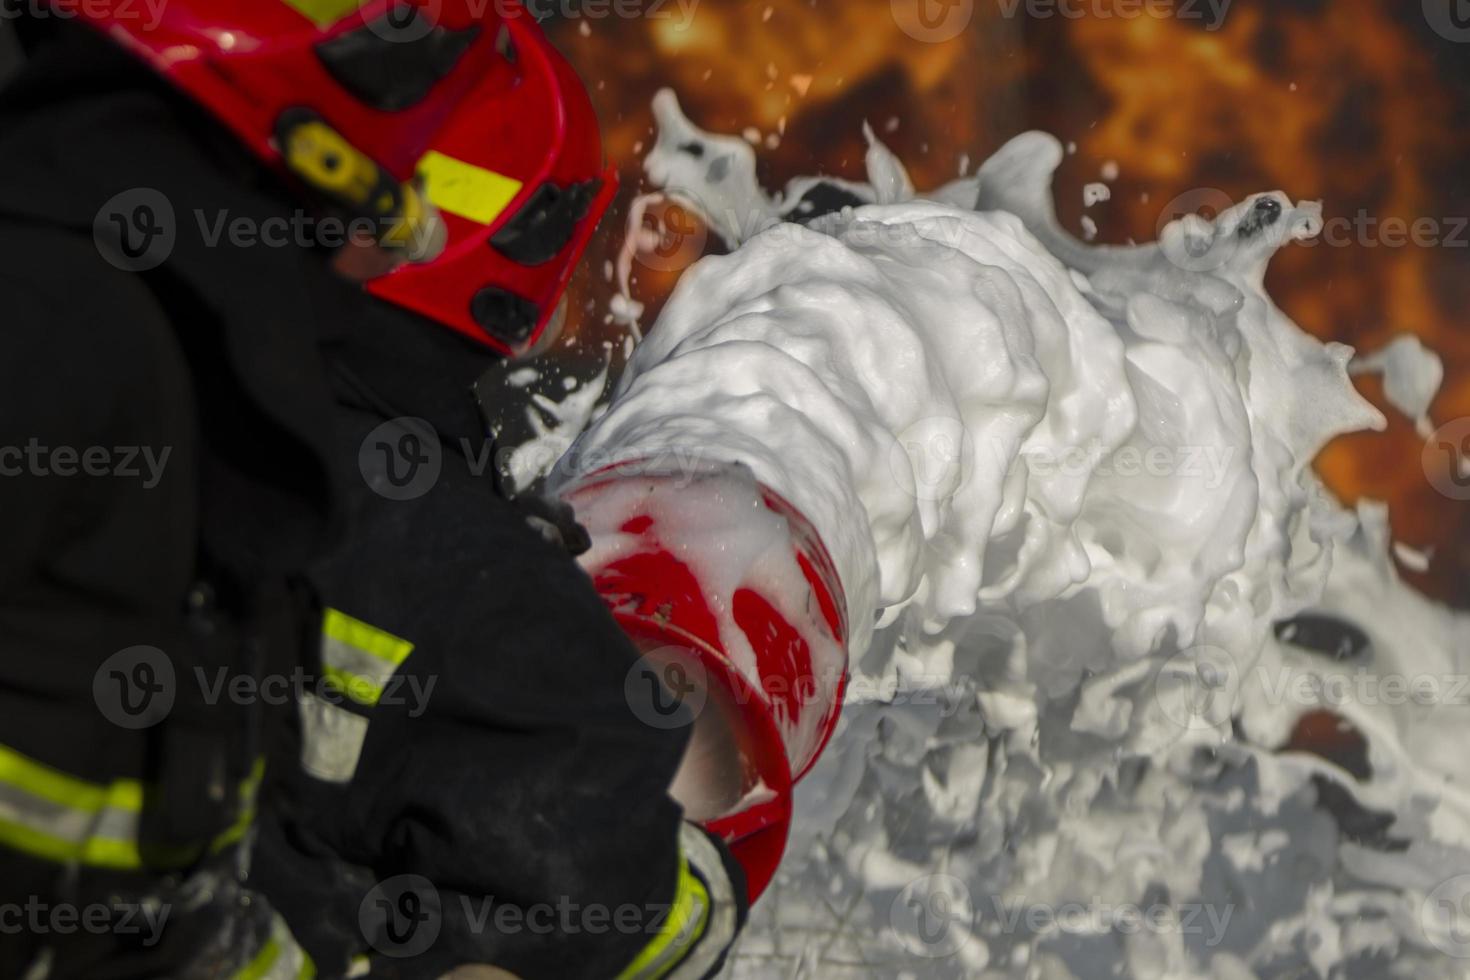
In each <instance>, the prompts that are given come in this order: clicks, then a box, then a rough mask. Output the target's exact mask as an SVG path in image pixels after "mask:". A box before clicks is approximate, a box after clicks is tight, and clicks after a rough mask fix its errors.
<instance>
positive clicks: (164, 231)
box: [0, 18, 344, 980]
mask: <svg viewBox="0 0 1470 980" xmlns="http://www.w3.org/2000/svg"><path fill="white" fill-rule="evenodd" d="M24 26H25V27H26V28H27V30H28V32H29V33H28V35H27V41H28V44H29V46H30V47H31V49H32V57H31V58H30V59H29V61H28V63H27V64H26V65H25V66H24V68H23V70H22V71H21V73H20V75H19V76H18V77H16V78H14V79H13V80H12V82H11V83H10V84H9V85H8V86H7V87H6V88H5V90H4V92H3V94H0V302H3V303H4V309H5V312H4V314H3V317H0V323H3V333H0V337H3V340H0V344H3V347H0V399H3V408H0V541H3V544H0V976H4V977H23V978H40V977H49V978H74V977H86V978H89V980H90V978H102V980H107V978H136V977H160V976H170V977H195V976H219V977H227V976H235V975H250V976H257V977H286V976H291V977H294V976H297V975H298V974H300V973H301V972H302V971H303V970H304V969H307V968H308V966H309V965H308V964H307V961H306V959H305V957H304V954H303V953H302V951H301V950H300V948H299V947H298V946H297V945H296V944H295V943H294V941H293V940H292V938H291V936H290V934H289V931H288V930H287V929H286V927H285V925H284V923H283V921H282V920H281V919H280V917H279V916H277V915H275V914H274V913H273V912H272V911H271V909H270V906H269V904H268V903H267V902H265V901H262V900H261V899H260V897H259V896H258V895H252V894H250V893H249V892H248V891H247V890H246V889H245V888H244V887H243V885H242V878H243V873H244V869H245V866H246V863H247V860H248V841H249V839H250V837H251V834H252V825H253V815H254V812H255V810H256V807H257V803H258V794H259V785H260V780H261V775H262V766H263V764H264V760H265V757H266V755H267V754H268V753H269V752H270V745H269V741H270V738H271V733H272V732H274V731H279V730H282V729H283V726H284V725H285V724H288V723H289V719H290V717H291V714H292V711H293V707H292V706H290V705H274V706H273V705H271V704H269V703H267V702H265V701H263V700H261V699H258V698H234V697H230V696H228V695H227V694H225V693H224V692H225V691H226V690H228V689H221V688H217V687H215V686H214V681H215V679H216V678H217V677H220V676H221V675H223V676H225V677H228V678H232V679H233V678H238V679H240V680H241V681H243V682H245V683H246V684H250V683H257V682H259V681H261V679H263V678H265V677H266V676H269V675H284V674H286V673H289V672H290V671H291V670H292V669H293V668H294V667H295V666H296V665H297V663H298V662H299V659H300V656H301V651H302V649H303V646H302V636H303V633H304V632H305V631H306V630H308V629H311V628H312V623H313V622H314V621H315V619H316V613H315V611H314V605H315V602H314V600H313V599H312V598H311V597H310V595H309V594H308V591H307V590H306V588H305V579H304V575H303V573H304V570H305V568H306V567H307V564H308V561H309V559H310V558H312V557H313V556H315V555H317V554H319V553H322V552H323V551H324V549H325V545H326V544H327V542H329V541H330V540H331V539H332V538H333V537H334V536H335V533H336V531H335V529H336V528H337V527H338V526H339V524H340V521H339V520H338V518H337V516H336V515H337V514H338V513H339V512H340V505H339V499H340V487H341V485H342V484H343V483H344V481H343V480H341V479H339V478H338V477H337V476H336V475H335V470H334V469H333V467H332V465H331V464H330V462H329V460H330V459H331V456H332V451H333V440H332V436H331V433H330V412H331V410H332V399H331V395H330V390H329V388H328V385H327V381H326V374H325V369H324V367H323V366H322V363H321V359H320V357H319V355H318V353H317V351H316V349H315V347H314V343H315V337H316V332H317V328H316V326H315V320H316V318H317V316H318V314H317V312H316V302H315V300H314V298H313V296H314V293H316V292H317V291H319V290H321V289H323V288H327V287H328V286H329V285H331V283H330V282H329V279H330V278H331V274H330V273H329V271H328V270H327V268H326V265H325V263H318V264H317V265H312V264H310V263H307V264H303V263H302V261H301V256H300V254H299V253H298V254H291V253H288V252H285V251H281V250H264V249H247V248H238V247H233V246H232V245H231V244H230V243H229V242H228V241H225V242H223V243H219V244H217V245H215V246H211V245H210V244H209V243H207V242H206V241H204V240H203V239H202V238H201V237H200V236H199V235H198V234H197V233H190V232H189V229H188V227H187V226H185V225H183V224H181V223H180V222H178V221H177V220H176V219H177V216H181V215H188V214H189V213H190V212H191V211H192V210H193V209H196V208H198V209H205V210H207V211H208V212H209V213H219V212H220V211H227V212H228V213H230V214H231V215H232V217H234V218H236V219H244V220H248V221H251V222H255V223H263V222H267V221H270V220H273V219H278V218H281V219H284V218H285V217H287V216H289V214H290V206H289V205H288V204H286V203H285V201H286V198H285V196H284V195H282V194H281V193H280V192H279V189H278V188H277V187H276V186H275V184H276V182H275V180H274V179H273V178H272V177H271V176H270V175H269V174H268V173H266V172H265V171H264V169H263V168H261V167H260V166H259V165H258V164H257V163H256V162H255V161H253V160H251V159H250V158H249V157H248V156H247V155H245V154H244V153H241V152H239V151H238V150H237V149H236V148H235V147H234V146H233V145H231V142H230V137H229V135H228V134H227V133H226V132H224V131H223V130H222V129H221V127H220V126H219V125H218V124H217V123H216V122H214V121H213V120H212V119H210V118H209V116H208V115H206V114H205V113H203V112H201V111H199V110H198V109H197V108H196V107H195V106H193V105H191V104H190V103H188V102H187V101H185V100H184V99H182V98H181V97H180V96H178V95H177V93H175V92H174V91H172V90H171V89H170V88H169V86H168V85H167V84H166V83H165V82H164V81H162V80H161V79H159V78H158V77H156V76H155V75H154V74H152V73H150V72H148V71H147V70H146V69H143V68H141V67H140V66H139V65H138V64H137V63H136V62H135V61H134V60H133V59H132V58H130V57H129V56H128V55H126V54H124V53H123V52H122V51H121V50H120V49H118V48H116V47H115V46H113V45H111V44H108V43H107V42H106V41H104V40H103V39H102V38H101V37H100V36H94V35H93V34H91V33H90V32H86V31H84V30H82V29H81V28H80V27H78V26H77V25H74V24H60V23H56V22H52V21H50V20H46V19H44V18H43V19H38V20H37V21H36V22H33V23H32V22H27V23H26V24H25V25H24ZM53 28H54V31H53ZM53 34H54V36H52V35H53ZM165 202H167V207H169V208H171V209H172V212H173V214H174V215H175V218H169V217H168V215H167V214H165V211H164V208H165ZM263 283H269V284H270V288H269V289H268V290H263V289H261V288H260V285H261V284H263ZM201 676H202V677H204V678H206V679H207V680H208V683H207V684H201V683H200V682H199V681H200V678H201Z"/></svg>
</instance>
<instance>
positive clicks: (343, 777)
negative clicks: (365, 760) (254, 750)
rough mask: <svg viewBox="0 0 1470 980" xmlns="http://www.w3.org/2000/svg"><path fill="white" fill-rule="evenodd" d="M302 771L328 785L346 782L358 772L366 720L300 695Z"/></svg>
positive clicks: (309, 695)
mask: <svg viewBox="0 0 1470 980" xmlns="http://www.w3.org/2000/svg"><path fill="white" fill-rule="evenodd" d="M298 706H299V708H300V710H301V768H302V769H304V770H305V771H306V772H307V773H308V774H310V775H312V776H315V777H316V778H317V779H323V780H326V781H327V782H329V783H346V782H350V781H351V779H352V774H353V773H354V772H356V771H357V760H358V758H359V757H360V756H361V755H362V745H363V742H364V741H365V740H366V739H367V729H368V720H367V719H366V718H364V717H362V716H361V715H355V714H353V713H352V712H351V711H348V710H347V709H346V708H344V707H342V706H341V705H336V704H332V703H331V702H330V701H324V700H322V699H321V698H319V697H317V696H316V695H315V694H312V693H311V692H309V691H308V692H306V693H305V694H303V695H302V696H301V699H300V701H299V702H298Z"/></svg>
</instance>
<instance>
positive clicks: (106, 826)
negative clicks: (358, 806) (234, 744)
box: [0, 745, 264, 870]
mask: <svg viewBox="0 0 1470 980" xmlns="http://www.w3.org/2000/svg"><path fill="white" fill-rule="evenodd" d="M263 765H264V762H263V761H261V762H260V763H257V766H258V767H261V766H263ZM259 771H261V772H263V769H260V770H259ZM252 776H254V773H252ZM258 782H259V778H258V776H257V777H255V783H256V784H257V785H258ZM246 783H247V784H249V783H250V780H246ZM241 790H242V793H243V792H244V790H245V787H244V786H242V787H241ZM253 792H254V791H253V789H252V790H251V794H252V796H253ZM142 811H143V784H142V783H141V782H139V781H138V780H136V779H115V780H113V781H112V782H110V783H105V784H104V783H92V782H88V781H87V780H84V779H79V778H77V777H75V776H72V775H69V774H67V773H64V772H61V771H60V770H58V769H53V768H52V767H50V766H48V765H45V764H44V763H41V762H37V761H36V760H34V759H31V758H29V757H27V756H25V755H23V754H21V753H20V752H17V751H15V750H14V749H11V748H9V747H7V746H4V745H0V845H3V846H5V847H8V848H10V849H11V850H15V851H20V852H22V853H24V854H29V855H30V856H32V857H37V858H41V859H43V860H47V861H55V862H57V863H61V864H70V863H78V864H85V865H88V866H90V867H98V868H112V869H116V870H135V869H139V868H144V867H148V868H182V867H185V866H187V865H189V864H191V863H193V862H194V861H196V860H197V859H198V858H199V856H200V855H201V854H202V853H203V851H204V847H203V845H202V844H201V845H199V846H194V847H189V846H173V847H162V846H158V845H140V843H139V841H138V828H139V825H140V822H141V815H142ZM242 816H243V818H244V819H245V821H246V823H247V824H248V822H249V820H250V819H251V818H252V817H253V809H251V810H248V811H247V812H246V813H245V814H243V815H242ZM237 828H238V829H239V833H240V836H243V833H244V828H243V827H240V825H239V824H238V823H237V825H236V827H232V828H230V829H229V830H226V831H225V833H224V834H222V835H221V837H220V838H218V839H217V840H216V845H217V848H218V849H223V848H224V847H226V846H228V845H229V844H230V843H232V842H233V841H231V840H225V839H224V838H225V837H226V835H229V834H231V833H232V832H233V831H235V830H236V829H237ZM235 839H238V837H236V838H235Z"/></svg>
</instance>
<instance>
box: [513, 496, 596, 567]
mask: <svg viewBox="0 0 1470 980" xmlns="http://www.w3.org/2000/svg"><path fill="white" fill-rule="evenodd" d="M513 503H514V504H515V506H516V507H517V508H518V509H519V510H520V511H521V513H522V514H523V515H524V516H525V518H526V523H527V524H529V525H530V526H531V529H532V530H534V531H536V532H537V533H538V534H540V535H541V536H542V537H543V538H545V539H546V540H547V541H548V542H549V543H550V544H553V545H555V546H556V547H558V548H564V549H565V550H566V552H567V554H569V555H571V556H572V557H573V558H575V557H577V556H578V555H580V554H582V553H583V552H585V551H587V549H589V548H591V547H592V537H591V535H589V534H588V533H587V529H586V528H585V527H583V526H582V525H580V524H578V523H577V518H576V515H575V514H574V513H573V512H572V508H571V505H570V504H567V503H564V502H562V501H560V500H554V499H552V498H550V497H543V496H541V495H540V494H534V493H528V494H524V495H522V496H519V497H516V498H515V500H514V501H513Z"/></svg>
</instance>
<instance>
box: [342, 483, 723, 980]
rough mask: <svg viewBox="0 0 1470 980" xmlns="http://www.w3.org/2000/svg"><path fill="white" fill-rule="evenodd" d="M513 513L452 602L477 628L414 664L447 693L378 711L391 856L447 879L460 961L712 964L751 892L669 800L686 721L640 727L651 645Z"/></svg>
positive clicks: (602, 973) (447, 915) (384, 826)
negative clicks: (631, 686)
mask: <svg viewBox="0 0 1470 980" xmlns="http://www.w3.org/2000/svg"><path fill="white" fill-rule="evenodd" d="M496 517H497V520H496V532H495V535H496V537H497V539H498V540H496V541H495V542H493V544H494V547H495V554H496V556H497V557H496V559H495V561H494V564H493V567H492V568H490V569H489V570H487V575H486V577H485V578H484V579H483V580H482V581H481V582H479V583H474V584H473V588H472V590H471V591H470V592H468V593H467V594H465V595H462V596H456V597H453V599H452V600H450V601H449V605H447V606H446V608H445V609H444V615H445V619H446V621H457V622H459V623H460V624H461V626H460V628H459V629H458V630H457V631H456V632H455V633H453V634H452V638H451V641H450V642H449V643H447V644H445V645H444V648H443V649H442V650H435V649H430V648H429V646H427V645H422V644H421V645H420V646H419V647H417V648H416V649H415V650H414V652H413V654H412V655H411V656H409V657H408V658H407V659H406V660H405V661H404V662H403V664H402V667H401V668H400V671H401V672H402V673H403V674H404V675H405V680H406V682H407V686H408V688H409V689H410V690H412V689H417V690H420V691H424V690H432V694H431V696H430V697H429V698H428V699H427V701H426V702H425V704H426V709H425V710H423V711H422V712H420V713H419V715H418V716H417V717H409V712H408V711H406V710H400V709H398V708H396V707H394V706H388V705H381V704H380V705H379V707H378V708H377V709H375V711H374V718H373V722H372V726H371V728H370V730H369V735H368V742H367V745H366V746H365V749H364V763H365V764H369V765H371V764H373V761H374V760H380V759H382V760H389V759H391V760H392V762H391V766H392V768H393V770H394V772H395V776H394V777H393V781H394V783H395V785H401V786H403V787H405V789H404V791H402V792H400V791H398V790H397V789H396V788H394V787H392V786H385V785H383V784H382V783H379V786H378V788H377V792H376V793H375V807H376V808H377V809H378V812H377V813H376V814H375V815H374V816H373V817H372V818H370V819H372V820H374V821H379V822H380V826H381V830H380V831H379V833H380V835H381V838H382V839H383V840H384V841H385V853H384V854H383V855H382V856H381V858H380V862H381V863H382V864H386V865H389V866H392V867H399V868H412V869H414V870H415V872H416V873H419V874H422V875H424V876H425V877H427V878H429V879H430V880H431V881H433V882H434V886H435V888H436V890H437V891H438V893H439V898H440V902H441V906H442V907H443V909H444V936H443V938H442V939H441V940H440V941H439V942H438V943H437V944H436V945H437V946H438V947H440V950H439V951H440V953H442V954H443V956H444V963H445V965H446V966H454V965H458V964H459V963H465V962H479V963H493V964H494V965H496V966H498V967H501V968H504V969H507V970H509V971H511V972H512V973H514V974H516V975H519V976H524V977H528V978H529V977H536V976H567V977H570V976H592V977H627V978H630V980H631V978H641V977H676V978H680V980H683V978H699V977H703V976H706V975H710V974H712V973H713V972H715V971H717V970H718V968H719V966H720V965H721V964H722V963H723V960H724V956H725V954H726V952H727V950H728V948H729V946H730V944H731V943H732V942H733V940H734V938H735V936H736V934H737V932H738V931H739V928H740V926H741V924H742V923H743V921H744V917H745V911H746V900H745V884H744V880H743V877H742V875H741V872H740V869H739V867H738V865H736V864H735V862H734V861H733V860H732V859H731V858H730V856H729V854H728V853H727V852H726V851H725V849H724V847H723V845H722V844H721V843H720V842H718V841H717V840H715V839H713V838H711V837H710V836H709V835H708V834H706V833H705V832H704V831H703V830H701V829H699V828H698V827H696V826H694V825H693V824H690V823H687V822H686V821H685V820H684V812H683V810H682V808H681V807H680V806H679V804H677V803H676V802H675V801H674V800H673V799H672V798H671V797H670V795H669V787H670V785H671V783H672V782H673V779H674V774H675V771H676V770H677V769H678V768H679V764H680V761H681V759H683V757H684V755H685V749H686V747H687V744H688V738H689V736H688V731H687V726H685V727H677V728H668V727H655V726H652V725H649V724H647V723H645V721H643V720H641V719H640V717H639V716H638V714H637V713H636V712H635V710H634V708H633V706H632V705H630V704H629V700H628V697H627V695H626V693H625V688H626V681H627V678H628V677H629V675H630V672H631V671H633V669H634V667H635V664H636V662H637V656H636V653H635V651H634V650H633V648H632V646H631V644H630V642H629V641H628V640H627V638H626V637H625V636H624V635H623V634H622V632H621V631H620V630H619V629H618V627H617V625H616V624H615V623H614V622H613V620H612V618H611V616H609V615H608V613H607V611H606V610H605V608H604V607H603V605H602V602H601V600H600V599H599V598H598V597H597V596H596V594H595V593H594V592H593V590H592V588H591V585H590V583H589V582H588V581H587V579H586V577H585V576H584V575H583V574H582V573H581V571H580V570H579V569H578V568H577V566H576V565H575V564H573V563H572V562H571V561H569V560H568V559H567V557H566V556H565V555H564V554H563V553H561V552H560V551H558V550H557V549H555V548H553V547H551V546H550V545H548V544H547V543H546V542H545V541H544V540H542V539H541V537H540V536H539V535H537V534H536V533H535V532H534V531H532V530H530V529H529V528H527V527H526V526H525V523H524V521H522V520H521V519H520V516H519V515H518V514H516V513H515V512H513V511H511V510H510V509H509V508H506V510H505V512H504V514H503V515H496ZM501 518H503V519H501ZM443 598H444V599H448V597H443ZM431 686H432V687H431ZM357 778H358V780H359V781H360V780H362V779H363V778H364V773H363V771H362V767H361V766H360V767H359V773H358V777H357ZM369 778H371V777H369ZM462 913H467V914H462Z"/></svg>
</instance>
